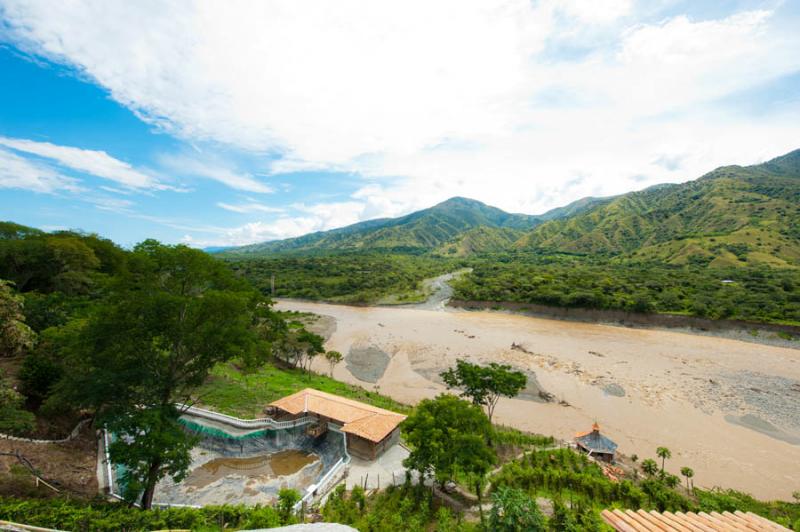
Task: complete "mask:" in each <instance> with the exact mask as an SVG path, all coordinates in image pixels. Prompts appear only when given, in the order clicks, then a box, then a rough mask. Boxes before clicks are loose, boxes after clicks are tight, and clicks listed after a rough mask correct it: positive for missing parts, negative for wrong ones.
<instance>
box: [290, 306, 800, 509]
mask: <svg viewBox="0 0 800 532" xmlns="http://www.w3.org/2000/svg"><path fill="white" fill-rule="evenodd" d="M277 308H279V309H281V310H299V311H304V312H313V313H316V314H321V315H325V316H330V317H332V318H333V319H335V320H336V329H335V332H333V334H332V335H331V337H330V338H329V340H328V342H327V344H326V345H327V348H328V349H336V350H338V351H340V352H342V353H349V352H350V351H351V349H355V350H356V351H358V352H360V353H363V351H362V350H367V349H369V352H373V353H374V352H381V353H382V354H385V355H386V356H388V357H389V360H388V364H387V363H386V361H385V359H384V357H383V356H377V357H376V361H375V367H374V368H373V371H371V372H369V380H370V381H374V382H368V381H364V380H361V379H359V378H357V376H355V375H354V374H353V373H351V372H350V370H349V369H348V365H347V364H345V363H342V364H339V365H338V366H337V367H336V369H335V371H334V377H335V378H337V379H339V380H342V381H345V382H351V383H355V384H359V385H361V386H364V387H365V388H367V389H377V390H379V391H380V392H381V393H384V394H386V395H389V396H391V397H393V398H395V399H397V400H399V401H402V402H406V403H410V404H414V403H416V402H418V401H419V400H421V399H423V398H428V397H434V396H435V395H437V394H438V393H441V392H442V391H444V390H445V387H444V386H443V385H442V384H441V380H440V379H439V378H438V372H439V371H442V370H444V369H446V368H447V367H449V366H451V365H452V364H454V362H455V360H456V358H458V357H462V358H466V359H469V360H471V361H476V362H482V363H487V362H490V361H496V362H503V363H507V364H511V365H513V366H515V367H517V368H519V369H521V370H524V371H526V373H528V375H529V376H532V375H535V378H536V381H537V386H536V388H535V389H536V390H540V391H542V395H544V396H545V397H548V394H550V396H549V399H550V401H549V402H548V401H543V400H541V399H542V397H540V394H539V393H538V392H537V393H526V394H525V395H524V396H522V397H520V398H517V399H501V401H500V403H499V404H498V406H497V410H496V412H495V421H496V422H499V423H502V424H506V425H511V426H515V427H518V428H520V429H523V430H529V431H534V432H538V433H543V434H552V435H554V436H556V437H559V438H564V439H568V438H571V437H572V436H573V435H574V434H575V433H576V432H579V431H585V430H588V428H589V427H590V426H591V424H592V423H593V422H594V421H597V422H598V423H599V424H600V425H601V428H602V430H603V431H604V432H605V433H607V434H608V435H609V436H610V437H611V438H612V439H614V440H615V441H616V442H617V443H618V444H619V446H620V451H621V452H623V453H625V454H628V455H631V454H637V455H638V456H639V457H640V459H644V458H650V457H655V449H656V447H658V446H666V447H668V448H670V450H671V451H672V455H673V458H672V459H671V460H669V461H668V462H667V469H668V470H670V471H671V472H673V473H675V474H678V473H679V470H680V468H681V467H682V466H689V467H691V468H693V469H694V471H695V482H696V484H697V485H698V486H705V487H712V486H723V487H729V488H735V489H740V490H744V491H748V492H750V493H752V494H754V495H756V496H758V497H760V498H782V499H789V498H790V496H791V493H792V491H794V490H797V489H798V487H800V446H798V445H795V444H793V443H792V442H796V441H797V438H798V437H800V350H796V349H787V348H782V347H774V346H765V345H758V344H753V343H747V342H741V341H737V340H731V339H725V338H717V337H708V336H697V335H690V334H684V333H680V332H673V331H664V330H646V329H629V328H624V327H614V326H609V325H598V324H590V323H575V322H565V321H559V320H548V319H541V318H532V317H527V316H519V315H513V314H507V313H498V312H488V311H487V312H463V311H444V312H442V311H430V310H422V309H409V308H385V307H373V308H359V307H348V306H340V305H329V304H324V303H313V302H302V301H279V302H278V305H277ZM512 344H513V348H512ZM320 358H321V357H320ZM362 358H363V357H362ZM358 362H359V364H358V366H359V371H358V372H357V373H361V375H362V377H363V376H364V371H365V369H364V366H365V362H368V360H367V361H365V360H363V359H359V361H358ZM315 369H316V370H317V371H320V372H324V373H327V372H328V366H327V363H325V361H323V360H317V361H315ZM726 417H727V419H726ZM765 428H766V429H769V430H765ZM773 429H774V430H773Z"/></svg>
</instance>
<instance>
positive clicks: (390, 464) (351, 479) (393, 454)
mask: <svg viewBox="0 0 800 532" xmlns="http://www.w3.org/2000/svg"><path fill="white" fill-rule="evenodd" d="M407 456H408V451H407V450H405V449H404V448H403V447H402V446H400V445H394V446H392V447H391V448H390V449H389V450H387V451H386V452H385V453H383V455H382V456H381V457H380V458H378V459H377V460H375V461H369V460H361V459H360V458H356V457H355V456H353V457H352V459H351V462H350V472H349V473H348V475H347V489H353V487H354V486H357V485H361V486H364V483H365V482H366V485H367V489H378V488H379V487H380V488H386V487H388V486H390V485H392V483H393V482H394V484H395V485H399V484H402V483H403V482H405V479H406V469H405V468H404V467H403V460H404V459H405V458H406V457H407ZM393 474H394V476H392V475H393Z"/></svg>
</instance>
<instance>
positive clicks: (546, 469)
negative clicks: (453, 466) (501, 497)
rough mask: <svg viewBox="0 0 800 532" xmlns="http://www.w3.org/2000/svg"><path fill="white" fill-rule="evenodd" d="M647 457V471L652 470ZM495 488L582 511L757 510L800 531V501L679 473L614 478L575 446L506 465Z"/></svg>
mask: <svg viewBox="0 0 800 532" xmlns="http://www.w3.org/2000/svg"><path fill="white" fill-rule="evenodd" d="M645 462H648V463H649V461H644V462H643V463H642V466H643V467H642V469H643V470H649V467H647V466H646V464H645ZM490 480H491V482H492V489H500V488H501V487H504V486H505V487H514V488H517V489H521V490H523V491H524V492H525V493H527V494H528V495H529V496H531V497H536V496H540V497H541V496H544V497H547V498H550V499H552V500H553V501H554V502H555V506H556V507H558V506H559V505H564V504H566V505H568V507H570V508H573V509H574V510H575V512H576V513H577V514H591V513H594V514H596V512H597V511H598V510H600V509H602V508H629V509H640V508H643V509H646V510H658V511H694V512H699V511H703V512H712V511H716V512H723V511H730V512H733V511H736V510H740V511H745V512H753V513H756V514H758V515H761V516H763V517H766V518H768V519H771V520H773V521H776V522H778V523H781V524H783V525H785V526H787V527H789V528H792V527H793V529H794V530H800V503H789V502H763V501H758V500H756V499H754V498H753V497H751V496H750V495H747V494H745V493H741V492H737V491H734V490H721V489H715V490H702V489H699V488H692V489H691V490H685V489H683V488H680V487H678V485H677V484H676V482H678V483H679V480H678V479H677V477H674V476H672V475H669V474H663V473H660V472H658V468H657V467H656V470H655V471H653V470H649V473H645V474H644V475H642V476H639V475H636V477H635V478H633V479H631V478H628V479H622V480H620V481H613V480H610V479H609V478H607V477H606V476H605V475H604V474H603V471H602V469H601V468H600V467H599V466H598V465H597V464H596V463H595V462H592V461H590V460H589V459H588V458H587V457H586V456H585V455H583V454H579V453H576V452H575V451H572V450H569V449H558V450H549V451H533V452H530V453H528V454H526V455H525V456H524V457H523V458H521V459H519V460H514V461H512V462H509V463H508V464H506V465H505V466H504V467H503V468H502V469H501V470H500V471H499V472H498V473H497V474H495V475H494V476H493V477H491V479H490Z"/></svg>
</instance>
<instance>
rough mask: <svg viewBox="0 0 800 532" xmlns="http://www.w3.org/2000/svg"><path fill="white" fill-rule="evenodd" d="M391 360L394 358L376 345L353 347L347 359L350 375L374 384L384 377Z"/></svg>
mask: <svg viewBox="0 0 800 532" xmlns="http://www.w3.org/2000/svg"><path fill="white" fill-rule="evenodd" d="M391 359H392V357H390V356H389V355H388V354H386V353H385V352H384V351H382V350H380V349H378V348H377V347H375V346H374V345H371V346H368V347H351V348H350V352H348V353H347V356H346V357H345V361H346V362H347V369H348V370H349V371H350V373H352V374H353V375H354V376H355V377H356V378H357V379H359V380H362V381H364V382H371V383H373V384H374V383H376V382H378V381H379V380H380V378H381V377H383V374H384V372H386V368H387V367H388V366H389V361H390V360H391Z"/></svg>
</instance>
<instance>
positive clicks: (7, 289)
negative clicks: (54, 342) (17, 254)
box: [0, 279, 36, 357]
mask: <svg viewBox="0 0 800 532" xmlns="http://www.w3.org/2000/svg"><path fill="white" fill-rule="evenodd" d="M23 301H24V300H23V298H22V296H20V295H18V294H15V293H14V290H13V288H12V283H10V282H8V281H4V280H2V279H0V356H4V357H12V356H16V355H19V354H22V353H24V352H25V351H27V350H28V349H30V348H31V347H33V343H34V340H35V339H36V334H35V333H34V332H33V331H32V330H31V328H30V327H28V325H27V324H26V323H25V314H24V313H23V312H22V307H23Z"/></svg>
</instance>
